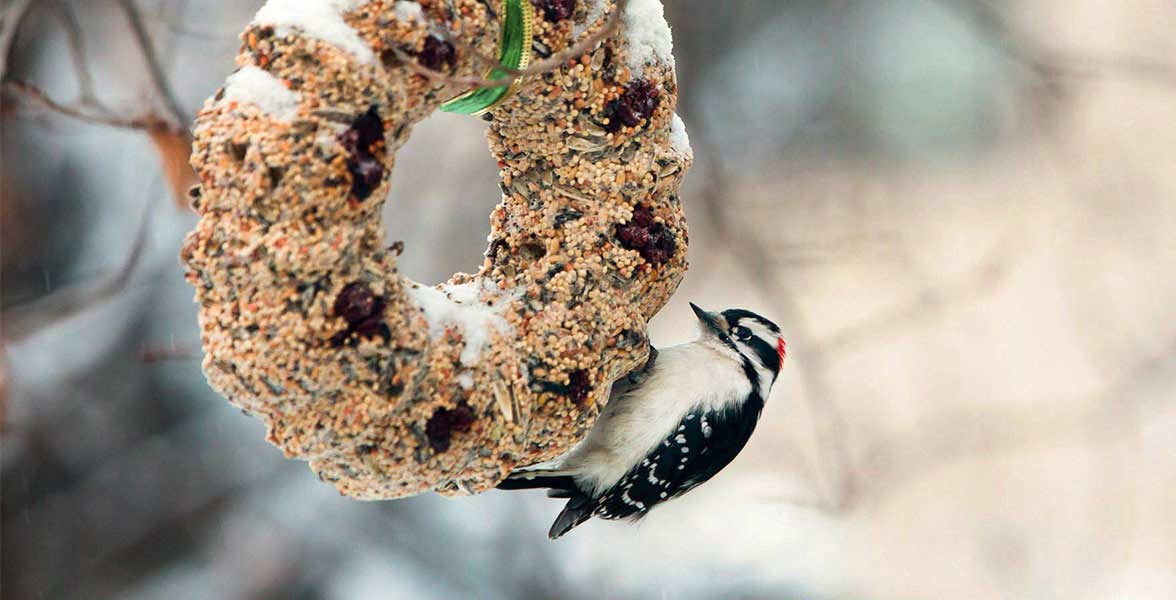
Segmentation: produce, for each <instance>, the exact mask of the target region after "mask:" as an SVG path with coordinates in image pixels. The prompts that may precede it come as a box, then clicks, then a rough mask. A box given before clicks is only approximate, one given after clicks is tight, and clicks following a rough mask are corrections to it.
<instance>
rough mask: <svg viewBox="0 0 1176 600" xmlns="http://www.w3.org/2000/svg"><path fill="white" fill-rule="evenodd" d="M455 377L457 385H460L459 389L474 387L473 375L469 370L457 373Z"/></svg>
mask: <svg viewBox="0 0 1176 600" xmlns="http://www.w3.org/2000/svg"><path fill="white" fill-rule="evenodd" d="M455 379H456V380H457V385H460V386H461V389H463V390H472V389H474V375H473V374H472V373H470V372H469V371H462V372H461V373H458V374H457V377H456V378H455Z"/></svg>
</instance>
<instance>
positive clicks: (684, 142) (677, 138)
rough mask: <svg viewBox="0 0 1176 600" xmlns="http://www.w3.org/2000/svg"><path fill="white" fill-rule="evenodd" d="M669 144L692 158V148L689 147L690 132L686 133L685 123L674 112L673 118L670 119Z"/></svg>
mask: <svg viewBox="0 0 1176 600" xmlns="http://www.w3.org/2000/svg"><path fill="white" fill-rule="evenodd" d="M670 145H671V146H673V147H674V149H675V150H677V151H678V152H681V153H682V154H685V155H686V156H689V157H691V158H694V149H693V148H691V147H690V134H688V133H686V123H684V122H683V121H682V117H679V116H678V113H674V118H673V119H670Z"/></svg>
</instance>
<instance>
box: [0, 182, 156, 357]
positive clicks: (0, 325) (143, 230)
mask: <svg viewBox="0 0 1176 600" xmlns="http://www.w3.org/2000/svg"><path fill="white" fill-rule="evenodd" d="M153 207H154V203H148V204H147V206H146V208H144V209H143V216H142V217H141V219H140V222H139V229H138V232H137V233H136V234H135V241H134V243H133V244H132V245H131V250H130V252H129V253H128V254H127V257H126V259H125V260H124V262H123V265H122V267H121V268H119V270H118V271H117V272H115V274H114V275H113V276H112V277H111V278H110V279H109V280H107V281H105V282H103V283H101V284H98V285H97V286H95V285H93V284H79V285H77V286H73V287H69V288H65V289H63V290H60V291H57V292H55V293H53V294H51V295H49V296H48V297H45V298H42V299H39V300H34V301H32V302H28V303H25V304H19V305H16V306H13V307H10V308H8V309H5V310H4V311H3V312H0V331H2V332H3V336H2V338H0V341H3V342H4V343H5V344H9V343H13V342H19V341H21V340H23V339H25V338H27V337H29V336H30V335H32V334H34V333H36V332H38V331H41V330H43V329H45V328H47V327H50V326H52V325H54V324H56V323H59V322H61V321H62V320H64V319H67V318H69V317H71V316H73V315H75V314H78V313H80V312H82V311H84V310H86V309H87V308H90V307H92V306H94V305H96V304H98V303H100V302H103V301H105V300H108V299H110V298H113V297H115V296H117V295H118V294H120V293H122V292H123V291H124V290H126V288H127V284H128V283H129V282H130V279H131V274H132V273H133V272H134V270H135V267H137V266H138V264H139V260H140V259H141V258H142V256H143V249H144V248H145V247H146V245H147V234H148V233H149V232H150V227H149V225H150V223H151V209H152V208H153Z"/></svg>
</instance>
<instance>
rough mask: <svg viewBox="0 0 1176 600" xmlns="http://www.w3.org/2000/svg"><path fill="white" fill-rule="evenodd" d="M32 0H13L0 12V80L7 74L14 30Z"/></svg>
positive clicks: (17, 27) (13, 40)
mask: <svg viewBox="0 0 1176 600" xmlns="http://www.w3.org/2000/svg"><path fill="white" fill-rule="evenodd" d="M32 3H33V0H15V2H14V3H13V4H11V5H9V6H8V8H7V9H6V10H5V11H4V12H3V13H0V16H2V17H3V19H4V20H3V22H2V23H0V81H3V80H4V77H5V76H7V75H8V54H9V53H10V52H11V51H12V44H13V42H15V41H16V32H17V30H18V29H19V28H20V24H21V22H23V21H24V18H25V15H26V14H28V11H29V6H30V5H32Z"/></svg>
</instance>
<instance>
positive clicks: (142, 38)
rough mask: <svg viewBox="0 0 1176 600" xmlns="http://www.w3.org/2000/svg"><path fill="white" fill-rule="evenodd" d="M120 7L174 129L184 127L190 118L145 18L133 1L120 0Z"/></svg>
mask: <svg viewBox="0 0 1176 600" xmlns="http://www.w3.org/2000/svg"><path fill="white" fill-rule="evenodd" d="M118 6H119V8H120V9H122V12H123V14H124V15H125V16H126V19H127V23H128V24H129V25H130V27H131V33H132V34H134V37H135V43H136V44H137V45H138V46H139V52H140V53H141V54H142V55H143V60H144V61H146V62H147V72H148V74H149V75H150V79H151V83H152V85H153V86H154V87H155V92H156V94H157V95H158V97H159V99H160V100H162V101H163V104H164V107H165V108H166V109H167V111H168V113H169V116H170V117H171V119H172V121H173V123H172V124H173V126H174V128H181V127H183V126H184V124H185V123H187V122H188V118H187V117H186V116H185V114H184V109H183V108H181V106H180V101H179V99H178V98H177V96H176V94H175V91H174V90H172V87H171V84H170V83H169V82H168V79H167V74H166V73H164V69H163V64H162V63H160V62H159V55H158V54H157V53H156V52H155V47H154V46H153V45H152V43H151V37H150V36H149V35H148V34H147V27H146V26H145V25H144V24H143V16H142V15H141V14H139V10H138V9H137V8H135V5H134V3H133V1H132V0H118Z"/></svg>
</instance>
